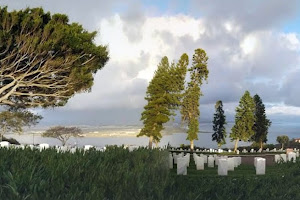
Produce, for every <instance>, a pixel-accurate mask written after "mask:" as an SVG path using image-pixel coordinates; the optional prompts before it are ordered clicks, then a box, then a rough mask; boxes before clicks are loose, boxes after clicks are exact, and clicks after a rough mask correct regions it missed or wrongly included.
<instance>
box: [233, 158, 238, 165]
mask: <svg viewBox="0 0 300 200" xmlns="http://www.w3.org/2000/svg"><path fill="white" fill-rule="evenodd" d="M233 160H234V167H238V166H239V158H238V157H233Z"/></svg>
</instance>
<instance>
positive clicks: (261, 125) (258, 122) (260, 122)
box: [251, 94, 271, 149]
mask: <svg viewBox="0 0 300 200" xmlns="http://www.w3.org/2000/svg"><path fill="white" fill-rule="evenodd" d="M253 99H254V103H255V111H254V116H255V122H254V126H253V130H254V135H253V136H252V138H251V139H252V141H254V142H256V143H259V145H260V148H261V149H263V143H265V142H267V135H268V129H269V127H270V126H271V121H270V120H269V119H267V116H266V111H265V105H264V104H263V102H262V100H261V98H260V97H259V96H258V95H257V94H256V95H254V97H253Z"/></svg>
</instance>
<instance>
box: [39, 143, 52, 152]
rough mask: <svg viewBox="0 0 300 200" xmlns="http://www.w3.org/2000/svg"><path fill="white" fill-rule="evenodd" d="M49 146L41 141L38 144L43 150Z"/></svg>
mask: <svg viewBox="0 0 300 200" xmlns="http://www.w3.org/2000/svg"><path fill="white" fill-rule="evenodd" d="M49 147H50V145H49V144H47V143H42V144H40V145H39V148H40V151H41V150H44V149H48V148H49Z"/></svg>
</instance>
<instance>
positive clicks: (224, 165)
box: [218, 158, 228, 176]
mask: <svg viewBox="0 0 300 200" xmlns="http://www.w3.org/2000/svg"><path fill="white" fill-rule="evenodd" d="M218 162H219V164H218V175H219V176H227V175H228V160H227V159H224V158H220V159H219V161H218Z"/></svg>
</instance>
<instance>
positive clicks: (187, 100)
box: [180, 49, 209, 150]
mask: <svg viewBox="0 0 300 200" xmlns="http://www.w3.org/2000/svg"><path fill="white" fill-rule="evenodd" d="M207 61H208V57H207V55H206V52H205V51H204V50H203V49H196V50H195V53H194V55H193V61H192V66H191V67H190V68H189V69H188V71H189V72H190V78H191V80H190V82H189V83H188V86H187V88H186V89H185V92H184V97H183V100H182V106H181V110H180V112H181V121H182V122H183V123H186V124H187V125H188V131H187V140H189V141H190V143H191V149H192V150H193V149H194V140H198V132H199V121H198V120H199V117H200V110H199V105H200V103H199V100H200V96H202V93H201V88H200V87H201V85H202V84H203V81H204V80H205V81H207V78H208V73H209V71H208V68H207Z"/></svg>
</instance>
